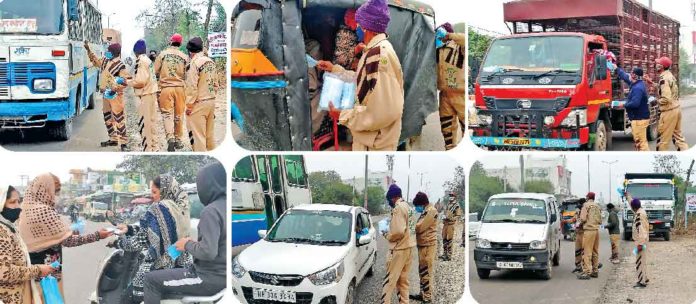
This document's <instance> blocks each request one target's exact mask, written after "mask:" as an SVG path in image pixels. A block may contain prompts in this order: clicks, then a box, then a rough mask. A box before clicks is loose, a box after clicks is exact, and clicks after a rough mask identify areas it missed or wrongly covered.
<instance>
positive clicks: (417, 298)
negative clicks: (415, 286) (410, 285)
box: [408, 294, 423, 301]
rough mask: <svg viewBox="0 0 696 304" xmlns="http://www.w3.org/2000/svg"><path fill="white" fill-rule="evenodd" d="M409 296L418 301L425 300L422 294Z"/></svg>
mask: <svg viewBox="0 0 696 304" xmlns="http://www.w3.org/2000/svg"><path fill="white" fill-rule="evenodd" d="M408 298H409V299H411V300H416V301H423V296H422V295H420V294H414V295H408Z"/></svg>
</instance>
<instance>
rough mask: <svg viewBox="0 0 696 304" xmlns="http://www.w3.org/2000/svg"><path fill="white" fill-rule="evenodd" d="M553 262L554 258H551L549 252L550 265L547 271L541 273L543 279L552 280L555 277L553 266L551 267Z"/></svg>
mask: <svg viewBox="0 0 696 304" xmlns="http://www.w3.org/2000/svg"><path fill="white" fill-rule="evenodd" d="M552 260H553V258H552V257H551V253H550V252H549V261H548V264H547V266H546V270H544V271H542V272H541V279H543V280H550V279H551V277H552V276H553V266H551V265H552V264H553V261H552Z"/></svg>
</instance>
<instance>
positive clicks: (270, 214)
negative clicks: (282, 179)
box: [263, 194, 275, 229]
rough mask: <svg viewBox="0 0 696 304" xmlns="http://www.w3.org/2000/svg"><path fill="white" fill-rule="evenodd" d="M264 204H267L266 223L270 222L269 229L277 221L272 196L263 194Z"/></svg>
mask: <svg viewBox="0 0 696 304" xmlns="http://www.w3.org/2000/svg"><path fill="white" fill-rule="evenodd" d="M263 204H264V205H265V207H264V210H265V211H266V223H268V227H267V228H268V229H271V226H273V223H275V217H273V201H272V200H271V196H270V195H268V194H266V195H264V196H263Z"/></svg>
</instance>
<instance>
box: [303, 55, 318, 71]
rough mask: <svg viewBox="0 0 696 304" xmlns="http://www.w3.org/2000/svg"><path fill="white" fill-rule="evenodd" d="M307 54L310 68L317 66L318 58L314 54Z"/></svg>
mask: <svg viewBox="0 0 696 304" xmlns="http://www.w3.org/2000/svg"><path fill="white" fill-rule="evenodd" d="M305 56H306V58H307V66H308V67H309V68H313V67H315V66H317V63H318V62H317V60H316V59H314V58H312V56H309V54H305Z"/></svg>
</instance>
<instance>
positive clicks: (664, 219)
mask: <svg viewBox="0 0 696 304" xmlns="http://www.w3.org/2000/svg"><path fill="white" fill-rule="evenodd" d="M623 189H624V190H623V192H624V193H623V196H622V197H623V201H622V206H621V209H622V212H621V213H622V217H623V230H624V232H623V239H624V240H626V241H630V240H632V239H633V236H632V233H633V220H634V212H633V210H631V205H630V201H631V199H634V198H637V199H639V200H640V202H641V207H642V208H643V209H645V213H647V215H648V223H649V225H650V226H649V228H650V236H656V237H662V238H664V240H665V241H669V240H670V238H671V236H670V232H671V230H672V228H673V227H674V206H675V205H676V202H677V197H678V195H677V193H678V191H677V186H676V185H675V183H674V174H668V173H666V174H661V173H626V174H625V175H624V185H623Z"/></svg>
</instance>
